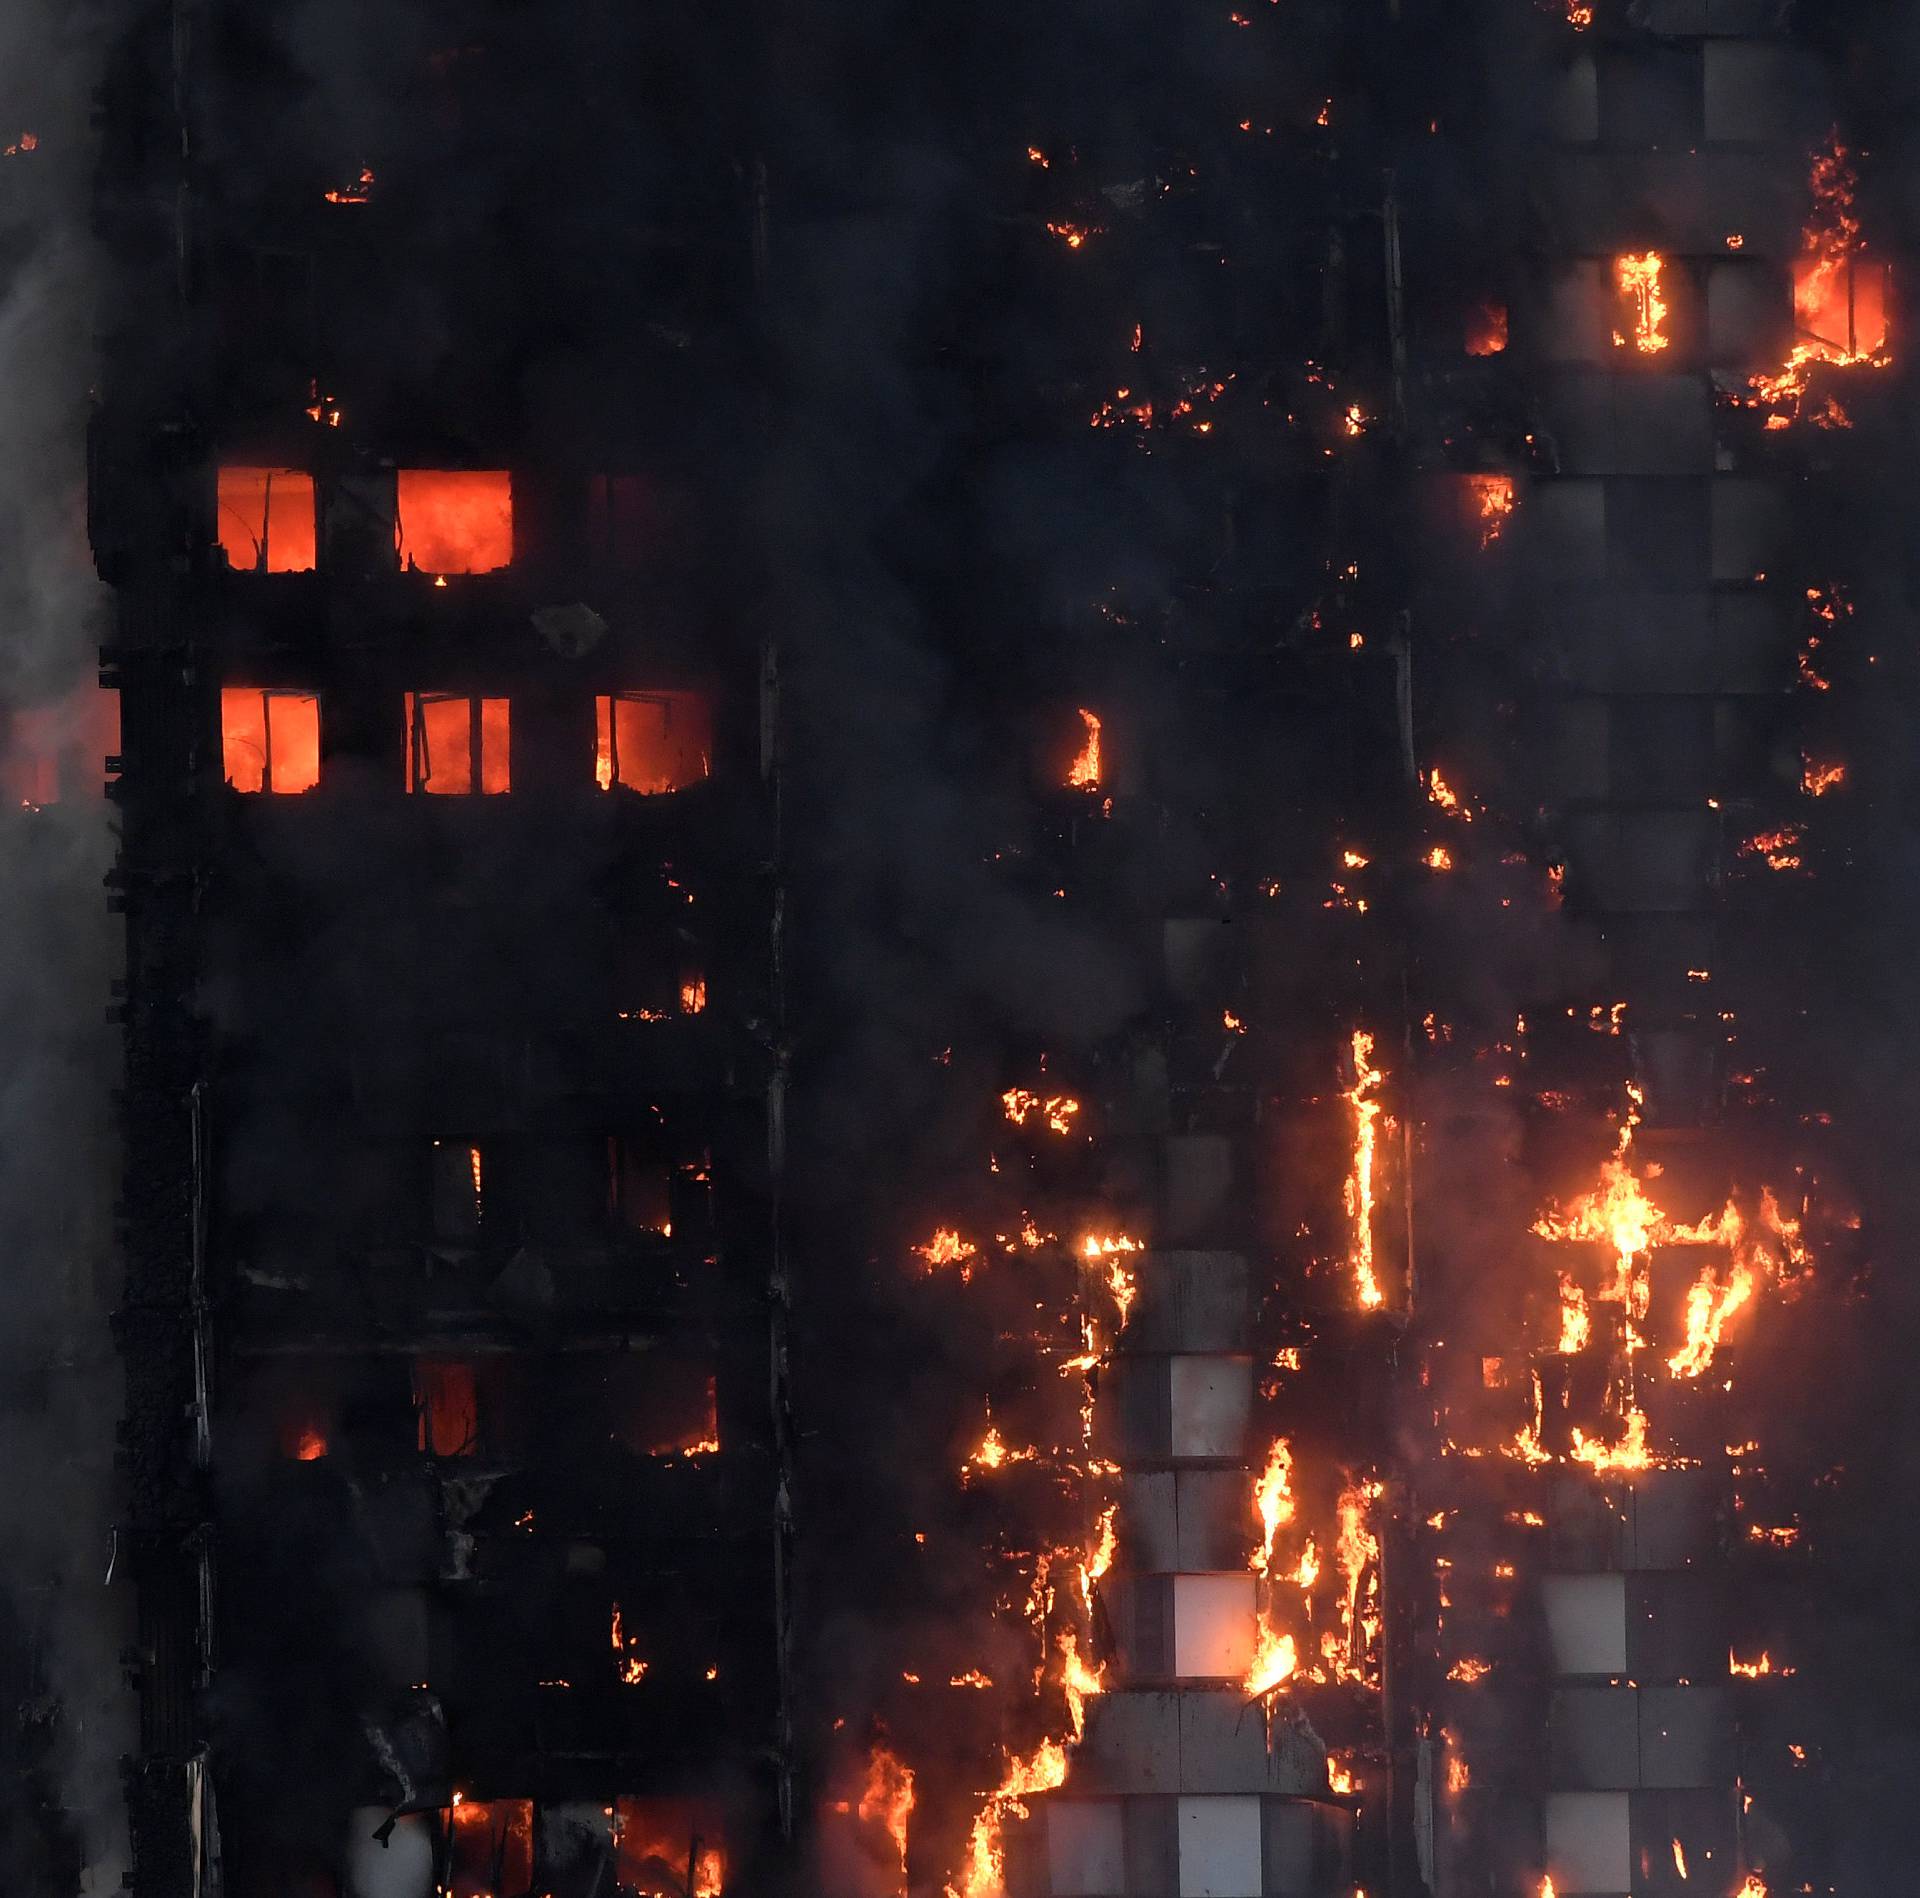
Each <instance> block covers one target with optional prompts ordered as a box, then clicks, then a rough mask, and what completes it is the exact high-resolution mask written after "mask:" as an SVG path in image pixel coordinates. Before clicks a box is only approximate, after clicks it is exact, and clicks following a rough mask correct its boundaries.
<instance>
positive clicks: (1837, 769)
mask: <svg viewBox="0 0 1920 1898" xmlns="http://www.w3.org/2000/svg"><path fill="white" fill-rule="evenodd" d="M1846 781H1847V767H1846V766H1845V765H1843V764H1821V763H1818V762H1817V761H1816V760H1814V759H1812V758H1809V757H1806V756H1804V755H1803V756H1802V757H1801V760H1800V788H1801V790H1803V791H1804V792H1806V794H1807V795H1808V796H1809V797H1825V796H1826V794H1827V793H1828V792H1829V791H1831V790H1832V789H1833V788H1834V786H1835V785H1839V784H1845V783H1846Z"/></svg>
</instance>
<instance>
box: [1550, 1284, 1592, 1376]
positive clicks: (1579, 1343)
mask: <svg viewBox="0 0 1920 1898" xmlns="http://www.w3.org/2000/svg"><path fill="white" fill-rule="evenodd" d="M1592 1336H1593V1318H1592V1315H1591V1314H1590V1313H1589V1312H1588V1310H1587V1295H1586V1293H1585V1292H1583V1291H1582V1290H1581V1289H1580V1287H1579V1286H1577V1285H1576V1284H1574V1282H1573V1280H1572V1279H1571V1278H1569V1277H1568V1276H1567V1274H1566V1273H1564V1272H1562V1273H1561V1274H1560V1343H1559V1346H1558V1349H1559V1350H1560V1352H1561V1353H1562V1355H1564V1356H1566V1357H1572V1356H1573V1354H1574V1353H1575V1352H1577V1351H1584V1350H1585V1349H1586V1348H1587V1343H1588V1340H1589V1339H1591V1338H1592Z"/></svg>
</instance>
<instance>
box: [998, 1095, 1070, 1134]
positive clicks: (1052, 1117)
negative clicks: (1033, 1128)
mask: <svg viewBox="0 0 1920 1898" xmlns="http://www.w3.org/2000/svg"><path fill="white" fill-rule="evenodd" d="M1000 1101H1001V1104H1002V1106H1004V1107H1005V1108H1006V1110H1007V1118H1008V1119H1009V1120H1010V1121H1012V1122H1013V1124H1014V1125H1015V1126H1016V1127H1024V1126H1025V1125H1026V1124H1027V1116H1028V1115H1029V1114H1031V1113H1033V1112H1034V1110H1035V1109H1036V1108H1037V1109H1038V1110H1039V1112H1040V1116H1041V1118H1042V1119H1043V1120H1044V1121H1045V1122H1046V1123H1047V1125H1048V1126H1049V1127H1051V1128H1052V1129H1053V1131H1054V1132H1055V1133H1057V1134H1064V1133H1071V1132H1072V1131H1073V1129H1072V1120H1073V1117H1074V1115H1075V1114H1077V1113H1079V1111H1080V1103H1079V1102H1078V1101H1076V1100H1072V1099H1070V1098H1069V1097H1068V1096H1066V1095H1064V1094H1050V1095H1048V1096H1047V1097H1046V1098H1045V1099H1044V1100H1043V1099H1042V1098H1041V1097H1040V1096H1039V1095H1038V1094H1035V1093H1033V1092H1032V1091H1031V1090H1030V1089H1028V1088H1024V1087H1010V1088H1008V1089H1007V1091H1006V1092H1005V1093H1004V1094H1002V1095H1001V1096H1000Z"/></svg>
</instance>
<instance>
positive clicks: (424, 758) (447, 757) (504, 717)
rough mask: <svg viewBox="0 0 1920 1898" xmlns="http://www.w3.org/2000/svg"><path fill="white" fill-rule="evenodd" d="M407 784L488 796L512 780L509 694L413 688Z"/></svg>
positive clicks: (436, 793) (441, 793) (431, 791)
mask: <svg viewBox="0 0 1920 1898" xmlns="http://www.w3.org/2000/svg"><path fill="white" fill-rule="evenodd" d="M406 718H407V789H408V790H409V791H410V792H411V791H424V792H425V793H427V795H429V796H430V797H466V796H470V795H471V794H472V792H473V790H474V789H475V784H476V780H477V782H478V788H479V789H480V791H481V792H482V793H484V794H485V795H488V796H492V795H495V794H497V793H499V792H502V791H505V790H507V789H508V788H509V787H510V785H511V783H512V736H513V733H512V710H511V703H510V701H509V700H506V699H485V698H470V697H468V696H466V695H465V694H464V693H456V692H409V693H408V694H407V704H406Z"/></svg>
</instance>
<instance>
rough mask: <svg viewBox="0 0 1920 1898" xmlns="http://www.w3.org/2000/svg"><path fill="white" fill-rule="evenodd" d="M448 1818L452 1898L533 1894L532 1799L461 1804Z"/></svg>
mask: <svg viewBox="0 0 1920 1898" xmlns="http://www.w3.org/2000/svg"><path fill="white" fill-rule="evenodd" d="M449 1816H450V1819H451V1827H450V1830H451V1835H452V1836H451V1838H450V1840H449V1843H450V1845H451V1846H452V1848H453V1850H452V1857H453V1886H452V1893H453V1898H494V1894H496V1893H501V1894H504V1893H507V1892H516V1891H529V1890H531V1889H532V1886H533V1801H532V1800H531V1799H463V1800H461V1801H460V1803H459V1804H458V1805H457V1806H455V1807H453V1809H452V1811H451V1814H450V1815H449Z"/></svg>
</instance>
